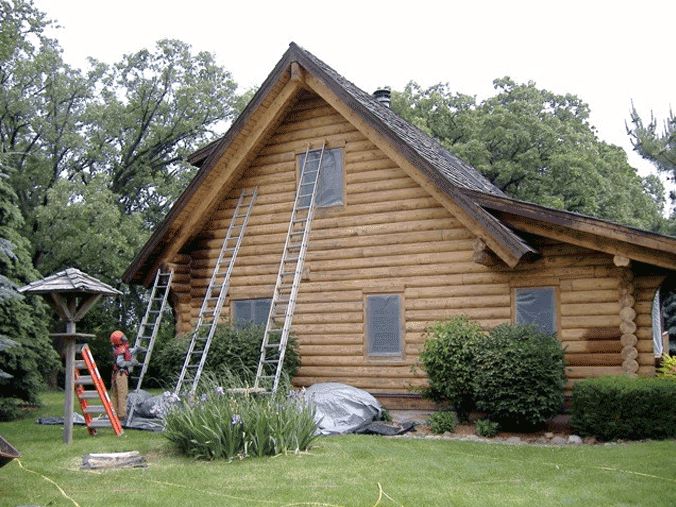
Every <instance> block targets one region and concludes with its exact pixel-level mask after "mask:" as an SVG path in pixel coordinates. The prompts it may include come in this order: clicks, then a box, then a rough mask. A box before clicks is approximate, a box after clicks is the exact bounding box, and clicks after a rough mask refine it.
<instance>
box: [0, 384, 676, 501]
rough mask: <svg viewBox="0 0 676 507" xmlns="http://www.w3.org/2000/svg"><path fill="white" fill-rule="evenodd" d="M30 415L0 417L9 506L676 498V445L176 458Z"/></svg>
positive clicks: (467, 446)
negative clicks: (126, 463)
mask: <svg viewBox="0 0 676 507" xmlns="http://www.w3.org/2000/svg"><path fill="white" fill-rule="evenodd" d="M62 396H63V395H62V394H55V393H50V394H47V395H45V396H44V401H45V406H44V407H43V408H42V409H41V410H40V414H50V415H57V414H59V413H60V403H62ZM33 419H34V418H30V419H24V420H22V421H19V422H12V423H0V435H2V436H4V437H5V438H6V439H7V440H9V441H10V442H11V443H12V444H13V445H14V446H15V447H17V448H18V449H19V450H20V451H21V452H22V454H23V457H22V458H21V460H20V461H21V464H22V465H23V467H24V469H22V468H21V467H20V466H19V463H17V461H16V460H15V461H13V462H11V463H10V464H8V465H6V466H5V467H4V468H0V505H2V506H13V505H26V504H31V505H43V506H44V505H50V506H72V505H75V504H76V503H77V504H79V505H81V506H82V507H85V506H96V505H103V506H110V505H124V506H134V507H137V506H141V505H164V506H166V507H169V506H174V505H181V506H185V505H199V506H202V505H218V506H222V505H228V506H230V505H252V506H258V505H260V506H264V505H270V506H275V505H278V506H282V505H316V506H338V505H340V506H352V505H364V506H373V505H376V504H377V505H380V506H391V505H406V506H427V505H444V506H446V505H481V506H484V505H500V506H503V505H537V506H541V505H575V506H577V505H590V506H592V505H593V506H599V505H676V441H666V442H647V443H630V444H621V445H620V444H618V445H613V446H595V447H587V446H582V447H567V448H556V447H531V446H508V445H498V444H483V443H471V442H454V441H440V440H410V439H385V438H382V437H373V436H345V437H331V438H321V439H319V440H318V441H317V442H316V444H315V447H314V448H313V449H312V450H311V451H310V452H309V453H306V454H301V455H297V456H296V455H289V456H277V457H274V458H265V459H247V460H244V461H237V462H233V463H226V462H200V461H193V460H190V459H186V458H182V457H180V456H176V455H175V454H174V453H173V452H172V450H171V449H170V448H169V447H168V445H167V443H165V440H164V439H163V438H162V436H161V435H158V434H152V433H146V432H139V431H127V432H126V433H125V434H124V435H123V436H122V437H121V438H116V437H114V436H113V435H112V432H111V431H110V430H100V435H99V436H97V437H94V438H92V437H90V436H88V435H87V433H86V431H85V430H84V429H83V428H81V427H77V428H76V429H75V432H74V443H73V445H71V446H66V445H64V444H63V443H61V435H62V428H61V427H58V426H39V425H37V424H34V423H33ZM124 450H138V451H140V452H141V453H142V454H144V455H145V456H146V457H147V459H148V461H149V463H150V466H149V467H148V468H147V469H136V470H116V471H107V472H86V471H81V470H80V469H79V465H80V462H81V459H82V456H83V455H84V454H86V453H88V452H113V451H124ZM29 470H30V471H32V472H35V473H32V472H30V471H29ZM38 474H39V475H38ZM42 476H44V478H43V477H42ZM45 478H48V479H49V481H48V480H46V479H45ZM51 481H53V482H51ZM57 485H58V486H57ZM59 488H61V489H62V490H63V492H64V494H65V495H67V496H68V497H70V498H71V499H72V500H69V499H68V498H67V497H66V496H64V495H63V494H62V493H61V492H60V491H59ZM381 488H382V489H381Z"/></svg>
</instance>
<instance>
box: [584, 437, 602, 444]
mask: <svg viewBox="0 0 676 507" xmlns="http://www.w3.org/2000/svg"><path fill="white" fill-rule="evenodd" d="M583 442H584V443H585V444H587V445H594V444H596V443H598V441H597V440H596V438H595V437H587V438H585V439H584V440H583Z"/></svg>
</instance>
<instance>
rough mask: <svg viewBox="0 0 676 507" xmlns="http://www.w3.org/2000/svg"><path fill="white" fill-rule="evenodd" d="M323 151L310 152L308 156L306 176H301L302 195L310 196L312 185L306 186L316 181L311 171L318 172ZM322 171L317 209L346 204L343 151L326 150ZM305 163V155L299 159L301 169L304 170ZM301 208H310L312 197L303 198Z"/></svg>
mask: <svg viewBox="0 0 676 507" xmlns="http://www.w3.org/2000/svg"><path fill="white" fill-rule="evenodd" d="M320 155H321V150H315V151H310V152H308V154H307V164H305V171H306V175H305V176H304V177H303V176H302V175H301V178H300V183H301V185H302V187H301V188H300V191H301V193H302V194H310V192H311V189H312V185H306V183H311V182H312V181H314V176H315V175H314V174H312V173H311V171H316V170H317V167H319V159H320ZM321 159H322V169H321V171H320V172H319V181H318V187H317V207H322V208H326V207H329V206H338V205H341V204H343V203H344V202H345V198H344V191H343V187H344V181H343V180H344V178H343V151H342V150H340V149H337V148H336V149H333V150H324V155H322V156H321ZM304 161H305V153H303V154H301V155H300V157H299V167H300V170H301V171H302V170H303V163H304ZM300 206H301V208H307V207H308V206H310V195H306V196H305V197H301V200H300Z"/></svg>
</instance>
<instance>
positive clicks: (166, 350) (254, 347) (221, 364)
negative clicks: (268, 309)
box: [148, 324, 300, 386]
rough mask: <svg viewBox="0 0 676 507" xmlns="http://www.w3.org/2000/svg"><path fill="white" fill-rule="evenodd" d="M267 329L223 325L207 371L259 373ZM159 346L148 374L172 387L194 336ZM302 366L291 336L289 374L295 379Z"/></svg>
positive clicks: (286, 369)
mask: <svg viewBox="0 0 676 507" xmlns="http://www.w3.org/2000/svg"><path fill="white" fill-rule="evenodd" d="M264 332H265V327H264V326H254V325H252V326H247V327H244V328H241V329H238V328H235V327H232V326H230V325H226V324H221V325H219V326H218V328H217V330H216V334H215V335H214V338H213V340H212V342H211V347H210V348H209V355H208V357H207V362H206V365H205V367H204V372H205V373H209V372H211V373H220V372H222V371H225V370H227V371H229V372H231V373H233V374H235V375H239V376H248V375H250V374H251V372H255V371H256V368H257V367H258V360H259V358H260V347H261V341H262V340H263V333H264ZM157 345H159V347H158V346H157ZM157 345H156V349H155V351H154V352H153V355H152V359H151V361H150V365H151V369H150V371H149V374H148V376H149V377H151V378H154V379H156V382H157V383H159V384H160V385H164V386H172V385H174V383H175V381H176V378H177V377H178V374H179V372H180V371H181V367H182V366H183V361H184V360H185V355H186V353H187V351H188V346H189V345H190V336H189V335H180V336H176V337H173V338H170V339H169V340H166V341H164V342H163V343H161V344H160V343H158V344H157ZM299 365H300V358H299V354H298V345H297V342H296V339H295V337H293V336H289V342H288V344H287V347H286V353H285V356H284V370H283V371H284V373H285V375H287V376H288V377H289V378H292V377H293V376H294V375H295V373H296V371H297V370H298V366H299Z"/></svg>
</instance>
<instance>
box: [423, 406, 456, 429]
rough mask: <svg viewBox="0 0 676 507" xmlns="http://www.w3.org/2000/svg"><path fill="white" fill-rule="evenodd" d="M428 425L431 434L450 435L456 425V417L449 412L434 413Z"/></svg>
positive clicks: (453, 413)
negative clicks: (447, 433)
mask: <svg viewBox="0 0 676 507" xmlns="http://www.w3.org/2000/svg"><path fill="white" fill-rule="evenodd" d="M429 423H430V429H431V430H432V433H437V434H441V433H446V432H447V431H450V432H451V433H452V432H453V431H455V427H456V426H457V425H458V416H457V414H456V413H455V412H452V411H450V410H444V411H442V412H435V413H433V414H432V415H431V416H430V419H429Z"/></svg>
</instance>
